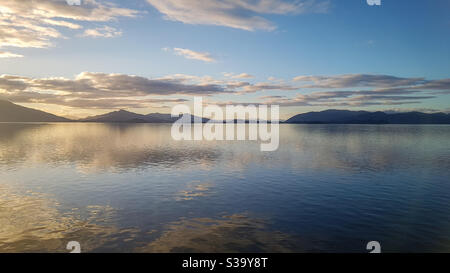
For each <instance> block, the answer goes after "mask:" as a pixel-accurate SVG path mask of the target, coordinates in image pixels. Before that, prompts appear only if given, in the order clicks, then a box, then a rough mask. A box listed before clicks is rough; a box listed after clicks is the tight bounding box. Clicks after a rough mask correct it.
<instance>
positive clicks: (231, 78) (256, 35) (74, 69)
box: [0, 0, 450, 117]
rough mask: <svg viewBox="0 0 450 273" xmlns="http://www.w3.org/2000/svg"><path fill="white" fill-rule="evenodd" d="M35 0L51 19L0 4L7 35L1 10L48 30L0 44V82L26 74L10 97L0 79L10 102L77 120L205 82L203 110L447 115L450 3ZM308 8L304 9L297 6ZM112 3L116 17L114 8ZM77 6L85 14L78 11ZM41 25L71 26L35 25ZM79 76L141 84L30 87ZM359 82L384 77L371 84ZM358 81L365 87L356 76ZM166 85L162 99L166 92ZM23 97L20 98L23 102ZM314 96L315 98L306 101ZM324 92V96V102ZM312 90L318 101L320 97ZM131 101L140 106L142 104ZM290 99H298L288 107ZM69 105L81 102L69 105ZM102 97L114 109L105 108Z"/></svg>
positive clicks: (12, 24) (180, 95)
mask: <svg viewBox="0 0 450 273" xmlns="http://www.w3.org/2000/svg"><path fill="white" fill-rule="evenodd" d="M25 2H27V1H25ZM42 2H44V3H45V2H49V3H50V4H51V5H46V6H43V7H32V8H35V9H36V10H38V9H39V10H44V12H47V13H48V14H52V16H47V15H45V16H41V17H39V16H40V15H36V14H35V13H34V14H33V16H32V17H30V16H28V14H26V12H24V11H23V10H21V9H20V8H19V7H15V6H14V5H15V3H14V1H11V0H0V18H2V19H0V22H1V20H3V21H4V22H5V21H7V22H8V25H6V28H10V29H19V26H20V24H21V23H23V22H19V21H13V20H12V19H11V17H7V16H8V15H11V14H14V15H19V18H18V19H17V18H16V19H14V20H19V19H20V16H23V18H25V19H24V20H30V23H33V24H35V25H36V24H37V25H39V26H42V27H45V28H46V29H43V30H34V29H32V30H31V29H26V28H25V30H23V29H21V31H28V32H24V34H26V35H30V33H31V31H34V32H37V33H31V34H32V35H36V39H40V38H42V37H46V38H45V39H46V40H47V42H48V43H49V44H48V45H45V46H39V47H36V45H35V44H34V45H33V40H31V38H30V39H26V41H21V43H18V42H15V41H17V37H9V38H8V36H6V38H3V40H1V39H0V56H1V54H2V53H3V56H4V57H3V58H0V64H1V65H0V75H2V74H3V75H9V76H11V75H14V76H20V77H24V78H25V79H20V80H19V81H20V83H21V84H25V85H26V86H27V88H24V89H22V90H18V89H17V90H11V88H9V89H8V88H6V87H8V86H13V85H17V83H18V80H17V79H14V80H11V79H9V78H8V79H4V81H5V84H4V85H5V87H4V88H3V90H2V89H1V88H2V87H1V85H0V97H1V95H2V93H3V95H4V97H5V98H7V99H10V100H12V101H13V102H17V103H20V104H23V105H27V106H35V107H37V108H40V109H44V110H51V111H53V112H55V113H57V114H63V115H66V116H86V115H90V114H96V113H100V112H102V113H103V112H107V111H110V110H114V109H117V108H126V109H128V110H133V111H137V112H151V111H159V112H170V106H171V104H172V102H170V100H169V101H159V100H165V99H174V100H175V99H180V100H189V99H190V98H191V97H192V96H193V95H196V94H197V93H196V92H184V91H183V90H181V91H180V89H179V88H181V89H183V88H188V89H190V88H191V87H195V86H202V85H215V87H221V89H217V90H216V91H215V92H211V93H208V94H205V95H206V96H207V100H208V101H210V102H211V103H214V102H217V103H225V102H230V103H231V102H244V103H268V102H271V103H275V104H277V103H280V105H281V106H282V114H283V115H284V116H285V117H287V116H289V115H291V114H294V113H299V112H306V111H311V110H324V109H328V108H339V109H340V108H342V109H352V110H360V109H367V110H392V109H395V110H397V109H398V110H402V109H403V110H405V111H406V110H411V109H420V110H433V109H434V110H442V111H448V110H449V108H450V106H449V102H450V99H449V97H448V93H449V88H450V87H449V86H450V83H449V82H448V81H446V79H448V78H449V74H450V50H449V48H450V16H449V14H450V2H449V1H446V0H433V1H416V0H412V1H411V0H395V1H394V0H390V1H388V0H384V1H382V5H381V6H369V5H367V3H366V1H365V0H349V1H333V0H330V1H319V0H317V1H310V2H308V1H287V0H286V1H282V0H226V1H223V2H221V1H218V0H210V1H206V2H204V1H203V4H202V1H201V0H193V1H189V0H178V1H175V0H170V1H167V2H164V1H162V0H149V1H146V0H132V1H101V0H96V1H93V0H89V1H86V3H82V5H81V6H68V5H67V4H66V3H65V2H64V1H63V0H61V1H58V0H44V1H42ZM52 2H53V3H52ZM58 2H60V3H58ZM171 2H173V3H171ZM305 2H308V3H309V4H310V5H306V6H304V5H302V4H304V3H305ZM55 3H56V4H55ZM180 3H181V4H180ZM205 3H208V4H205ZM224 3H225V4H226V5H225V6H223V4H224ZM62 5H66V6H67V7H64V8H63V7H62ZM2 7H3V9H2ZM112 7H114V8H116V9H119V10H112ZM83 8H84V10H83V12H84V13H81V12H78V11H79V10H80V9H83ZM69 9H72V10H69ZM77 9H78V10H77ZM5 10H6V12H5ZM28 10H29V9H28ZM2 11H3V12H2ZM89 12H91V13H89ZM44 14H45V13H44ZM80 14H82V15H83V16H81V15H80ZM94 15H96V16H98V17H97V18H100V19H98V20H97V19H96V18H95V16H94ZM102 16H104V18H102ZM30 18H31V19H30ZM49 18H50V19H52V20H55V21H64V22H69V23H72V24H76V25H78V27H77V28H75V27H72V28H69V27H64V26H58V25H55V23H52V24H49V23H48V22H47V21H44V20H48V19H49ZM25 25H26V23H25ZM49 28H50V29H53V30H55V31H56V32H58V33H59V34H60V35H59V37H51V36H45V35H47V34H45V33H46V31H48V30H49ZM6 30H7V29H6ZM89 30H92V31H89ZM40 31H41V32H40ZM32 35H31V36H32ZM53 36H55V35H53ZM21 37H22V36H21ZM26 37H28V36H26ZM22 38H23V37H22ZM8 39H10V40H9V41H8ZM14 39H15V40H14ZM30 40H31V41H30ZM27 43H28V44H27ZM189 54H191V55H190V56H189ZM16 55H18V56H16ZM205 56H206V60H207V61H205ZM188 57H189V58H188ZM82 72H96V73H101V75H102V76H104V77H110V76H111V75H118V74H120V75H127V76H132V75H136V76H139V77H142V79H141V81H139V82H138V83H137V84H138V86H137V87H136V86H134V85H132V86H130V85H131V84H129V85H126V86H130V88H131V89H133V88H135V89H139V91H140V92H138V93H129V94H128V95H127V96H126V97H124V96H125V95H124V94H123V93H124V92H121V94H118V95H114V96H112V95H111V96H110V97H96V96H94V95H93V94H89V96H83V97H79V96H75V95H74V94H73V93H72V94H69V93H67V92H68V91H67V90H70V88H69V87H67V88H66V87H61V86H60V84H61V83H58V85H57V86H55V85H54V83H53V82H52V85H50V84H49V83H48V82H46V83H45V84H41V83H40V84H39V85H38V84H36V83H35V82H36V81H39V82H42V80H44V79H48V78H54V77H61V78H64V79H66V80H67V85H68V86H70V85H71V84H72V85H73V84H77V83H76V81H77V77H78V79H79V80H80V81H81V80H83V82H84V81H88V80H89V81H93V79H92V77H89V79H86V78H83V77H79V75H80V73H82ZM241 73H246V74H248V75H247V76H248V77H244V76H245V75H244V74H243V75H241V76H242V77H237V76H238V75H240V74H241ZM176 74H183V75H185V76H184V77H183V78H182V79H181V78H180V77H181V76H177V77H175V76H174V75H176ZM77 75H78V76H77ZM187 75H189V77H187ZM249 75H251V76H252V77H249ZM343 75H344V76H346V77H344V79H347V80H348V79H351V80H352V81H351V82H347V84H340V83H339V84H337V85H334V86H333V85H323V84H322V87H320V88H319V87H318V86H319V85H321V83H323V81H326V82H328V83H329V82H330V81H331V80H333V81H337V80H342V79H341V78H340V77H341V76H343ZM364 75H378V76H386V77H385V78H383V77H374V78H369V81H368V78H367V77H363V76H364ZM298 76H315V78H313V79H314V80H315V82H314V83H315V85H316V86H315V85H312V84H310V83H308V84H306V82H304V81H294V80H293V79H294V78H295V77H298ZM320 76H321V77H327V78H319V77H320ZM3 77H4V76H3ZM389 77H391V78H389ZM392 77H395V78H392ZM4 78H5V77H4ZM123 78H126V77H123ZM269 78H270V79H269ZM360 78H364V81H363V82H361V81H359V79H360ZM412 78H421V79H422V80H423V81H419V80H416V81H412V80H410V81H408V84H405V85H400V84H399V82H400V80H401V79H412ZM127 79H128V78H126V79H125V81H128V80H129V79H128V80H127ZM144 79H148V80H159V81H161V82H157V83H161V84H165V82H162V81H164V80H166V81H169V83H173V82H174V81H179V83H180V84H185V85H187V87H183V86H181V87H180V86H176V87H175V89H174V90H168V89H167V88H170V87H167V88H166V86H165V85H164V86H165V88H163V89H162V90H159V89H158V90H156V91H155V92H153V90H150V89H151V88H154V85H153V84H154V82H150V83H149V85H148V86H146V85H145V84H144V83H143V81H144ZM6 80H8V82H6ZM95 80H96V81H100V79H97V78H96V79H95ZM101 80H105V81H106V80H110V79H109V78H108V79H106V78H105V79H103V78H102V79H101ZM115 80H116V78H115ZM122 80H124V79H122ZM131 80H132V81H135V80H136V79H134V78H132V79H131ZM387 80H388V82H387ZM433 81H440V82H439V87H438V88H437V87H433V88H431V87H430V86H435V84H434V83H435V82H433ZM233 82H234V83H236V84H241V85H240V86H241V87H244V86H245V85H244V84H247V86H251V87H248V89H246V90H242V88H237V87H233V88H230V87H229V84H230V83H233ZM0 83H1V82H0ZM78 83H79V82H78ZM121 83H122V82H121ZM269 83H270V86H269ZM92 85H95V88H92V89H93V90H92V91H90V92H92V93H95V92H97V94H98V93H106V91H108V90H106V89H101V88H98V87H99V86H101V84H99V83H98V82H95V83H92ZM119 85H120V84H118V85H117V86H119ZM157 86H160V85H157ZM252 86H253V87H252ZM258 86H259V87H261V86H268V87H267V88H258ZM277 86H280V87H281V88H280V89H277V88H276V87H277ZM90 87H92V86H90ZM400 87H401V89H402V90H404V91H407V92H405V93H404V94H401V93H399V90H396V92H394V93H393V92H391V93H389V94H387V93H386V95H387V97H385V98H381V99H380V98H379V97H378V96H377V97H375V96H373V95H374V94H372V93H370V94H365V93H364V94H359V93H352V94H351V95H348V96H342V93H338V94H337V96H335V97H333V98H329V95H330V94H331V93H330V92H332V93H333V94H334V95H336V92H340V91H344V92H345V91H347V92H348V91H352V92H357V91H374V92H376V91H381V92H383V91H387V89H394V88H395V89H399V88H400ZM58 88H59V89H58ZM146 88H147V89H148V90H147V89H146ZM177 88H178V89H177ZM94 89H95V90H94ZM113 89H114V88H113ZM141 89H142V90H141ZM213 89H214V88H213ZM97 90H100V91H97ZM165 90H168V91H169V92H168V93H164V91H165ZM202 90H203V89H202ZM220 90H223V91H227V92H220ZM411 90H415V91H414V92H411ZM419 90H420V91H421V92H418V91H419ZM103 91H105V92H103ZM115 91H117V90H115ZM141 91H142V92H141ZM228 91H230V92H228ZM20 92H26V93H25V95H26V96H24V93H20ZM36 93H38V94H37V96H34V97H33V96H32V95H33V94H36ZM199 93H200V94H201V92H199ZM314 93H318V94H317V95H313V96H309V97H308V96H307V97H304V95H308V94H314ZM324 93H327V96H323V94H324ZM42 94H45V95H42ZM50 95H52V96H54V97H55V98H56V97H58V99H53V98H51V97H50ZM144 95H145V96H144ZM320 95H322V97H323V99H322V97H321V99H320V100H317V97H318V96H320ZM363 95H364V96H365V97H362V96H363ZM376 95H378V93H376ZM61 96H63V97H61ZM360 96H361V97H360ZM400 96H405V99H404V100H402V99H401V98H399V97H400ZM269 97H270V98H269ZM325 97H326V98H325ZM80 99H82V101H81V100H80ZM98 99H100V100H103V102H104V103H102V104H101V105H100V104H99V105H95V103H93V102H92V103H91V101H89V103H87V104H86V106H85V107H83V105H82V102H83V101H86V100H98ZM123 99H132V100H133V103H131V102H130V103H128V104H125V105H120V103H117V101H118V100H123ZM139 99H144V100H143V102H142V103H140V104H139V103H138V102H139ZM145 99H148V100H147V101H145ZM151 99H155V101H154V102H153V101H151ZM292 99H294V101H297V102H298V103H287V102H288V101H289V100H292ZM75 100H80V101H78V103H74V102H73V101H75ZM108 100H113V101H114V103H112V104H111V105H110V106H108V104H107V102H108ZM347 100H348V101H347ZM61 101H63V102H61ZM349 101H350V102H351V103H350V104H349ZM366 102H376V103H366ZM383 102H386V103H383Z"/></svg>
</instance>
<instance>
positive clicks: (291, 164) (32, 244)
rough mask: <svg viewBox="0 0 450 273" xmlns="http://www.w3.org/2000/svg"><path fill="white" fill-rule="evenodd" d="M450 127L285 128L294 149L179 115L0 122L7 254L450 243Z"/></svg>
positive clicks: (396, 248)
mask: <svg viewBox="0 0 450 273" xmlns="http://www.w3.org/2000/svg"><path fill="white" fill-rule="evenodd" d="M449 139H450V126H408V125H401V126H399V125H381V126H378V125H281V126H280V148H279V150H278V151H276V152H269V153H267V152H261V151H260V143H258V142H252V141H244V142H233V141H231V142H207V141H203V142H184V141H183V142H177V141H173V140H172V138H171V136H170V125H166V124H162V125H154V124H82V123H61V124H52V123H50V124H44V123H43V124H32V123H2V124H0V251H1V252H66V250H65V245H66V244H67V242H69V241H72V240H75V241H79V242H80V243H81V246H82V250H83V251H86V252H87V251H89V252H365V251H366V250H365V246H366V244H367V242H369V241H373V240H375V241H379V242H380V243H381V244H382V249H383V251H385V252H400V251H402V252H404V251H406V252H424V251H425V252H449V251H450V217H449V215H450V180H449V177H450V143H449Z"/></svg>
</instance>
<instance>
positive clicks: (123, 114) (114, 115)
mask: <svg viewBox="0 0 450 273" xmlns="http://www.w3.org/2000/svg"><path fill="white" fill-rule="evenodd" d="M145 119H146V118H145V116H144V115H140V114H136V113H132V112H128V111H125V110H120V111H114V112H110V113H107V114H104V115H98V116H93V117H88V118H85V119H82V120H80V121H85V122H129V121H131V120H145Z"/></svg>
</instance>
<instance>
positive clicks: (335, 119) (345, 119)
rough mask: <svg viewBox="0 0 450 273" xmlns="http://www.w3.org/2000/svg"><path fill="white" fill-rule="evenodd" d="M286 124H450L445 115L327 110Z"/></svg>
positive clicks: (297, 117) (298, 116) (293, 118)
mask: <svg viewBox="0 0 450 273" xmlns="http://www.w3.org/2000/svg"><path fill="white" fill-rule="evenodd" d="M285 123H297V124H450V115H449V114H445V113H433V114H427V113H421V112H408V113H385V112H367V111H347V110H326V111H322V112H309V113H305V114H300V115H296V116H294V117H292V118H290V119H288V120H287V121H286V122H285Z"/></svg>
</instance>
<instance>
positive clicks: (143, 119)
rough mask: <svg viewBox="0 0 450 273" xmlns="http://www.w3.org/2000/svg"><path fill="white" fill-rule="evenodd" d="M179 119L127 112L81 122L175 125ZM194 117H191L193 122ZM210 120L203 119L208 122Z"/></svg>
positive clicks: (121, 111)
mask: <svg viewBox="0 0 450 273" xmlns="http://www.w3.org/2000/svg"><path fill="white" fill-rule="evenodd" d="M179 119H180V118H179V117H175V118H173V117H172V116H171V115H170V114H160V113H152V114H148V115H141V114H136V113H133V112H128V111H125V110H120V111H115V112H110V113H107V114H104V115H99V116H93V117H89V118H85V119H81V120H79V121H81V122H111V123H115V122H117V123H174V122H175V121H177V120H179ZM193 119H194V116H191V120H192V121H193ZM207 121H208V119H203V122H207Z"/></svg>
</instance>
